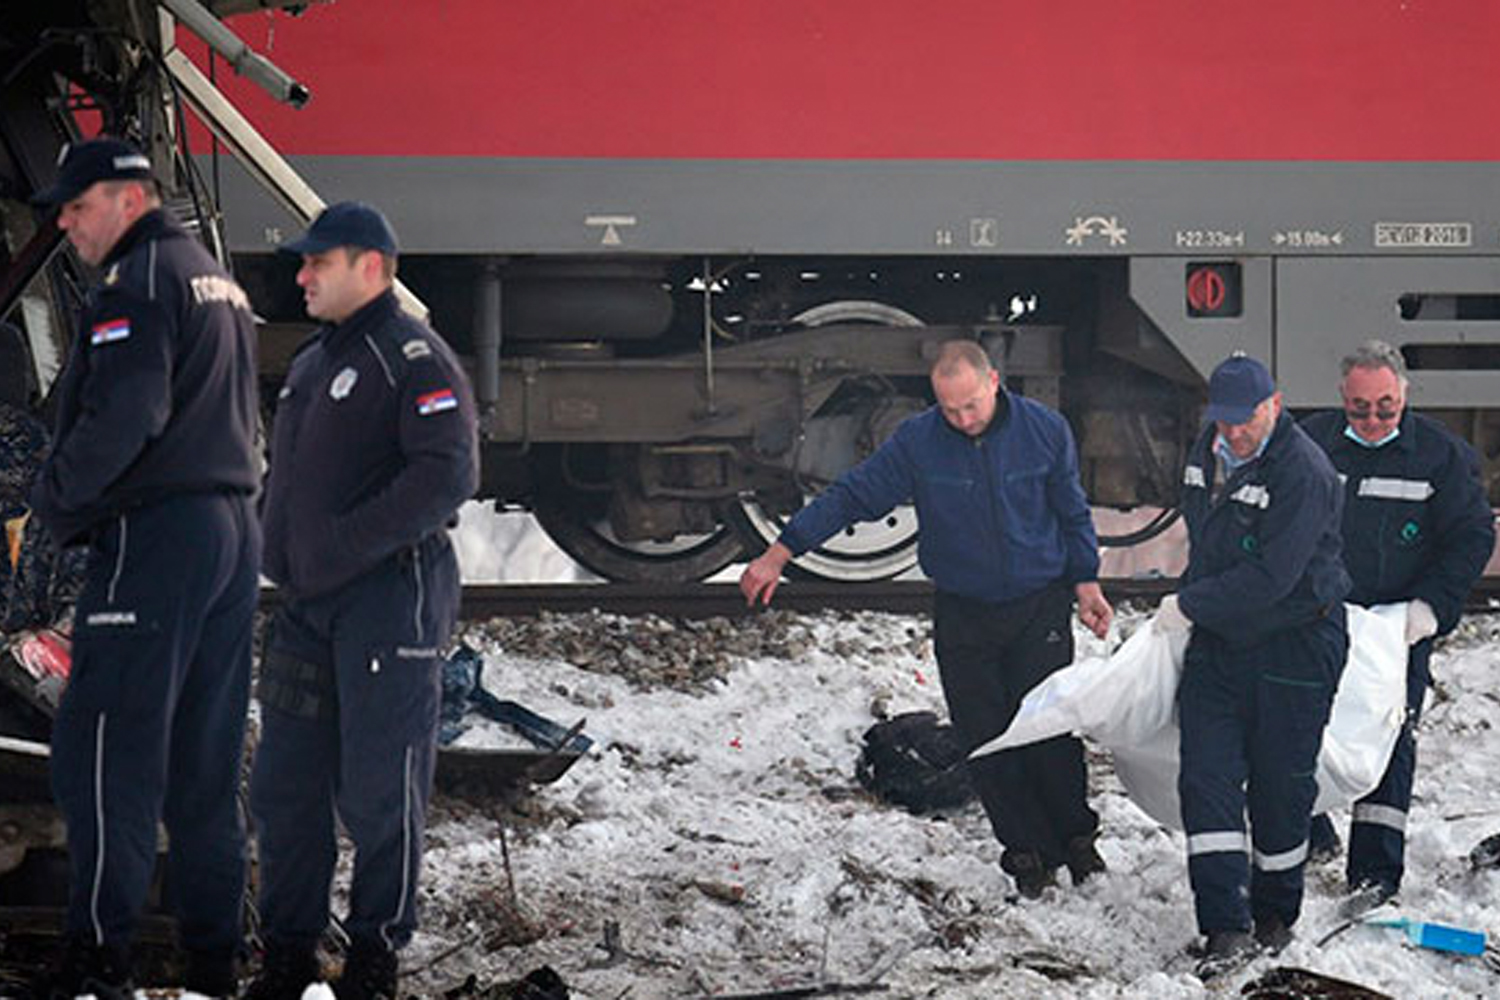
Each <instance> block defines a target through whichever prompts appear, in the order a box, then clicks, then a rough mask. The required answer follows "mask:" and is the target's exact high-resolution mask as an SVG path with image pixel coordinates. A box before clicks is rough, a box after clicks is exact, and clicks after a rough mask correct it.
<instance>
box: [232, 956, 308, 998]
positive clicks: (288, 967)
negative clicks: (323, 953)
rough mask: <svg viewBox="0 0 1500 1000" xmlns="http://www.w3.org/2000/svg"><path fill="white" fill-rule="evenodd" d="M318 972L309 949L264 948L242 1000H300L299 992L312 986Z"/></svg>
mask: <svg viewBox="0 0 1500 1000" xmlns="http://www.w3.org/2000/svg"><path fill="white" fill-rule="evenodd" d="M321 972H322V970H321V969H320V968H319V967H318V956H317V954H316V953H315V952H314V951H313V949H311V948H305V947H293V946H290V945H276V944H273V945H268V946H267V947H266V954H265V957H264V958H262V959H261V961H260V972H259V973H257V974H256V976H255V979H254V980H252V981H251V983H250V988H249V989H247V990H246V991H245V998H244V1000H302V991H303V990H305V989H307V988H308V987H309V986H311V985H312V984H313V983H316V982H317V981H318V979H319V974H320V973H321Z"/></svg>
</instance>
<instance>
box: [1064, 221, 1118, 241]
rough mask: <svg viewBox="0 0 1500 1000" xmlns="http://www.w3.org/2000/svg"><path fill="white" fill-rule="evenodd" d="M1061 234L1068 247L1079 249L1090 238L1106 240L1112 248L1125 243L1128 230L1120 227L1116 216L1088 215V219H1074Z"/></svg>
mask: <svg viewBox="0 0 1500 1000" xmlns="http://www.w3.org/2000/svg"><path fill="white" fill-rule="evenodd" d="M1063 232H1064V233H1065V234H1066V235H1067V244H1068V246H1070V247H1081V246H1083V241H1084V240H1086V239H1089V238H1090V237H1098V238H1100V239H1105V240H1108V241H1109V245H1110V246H1112V247H1122V246H1124V245H1125V244H1126V242H1127V241H1126V238H1125V237H1126V234H1127V233H1129V230H1128V229H1126V228H1125V227H1124V226H1122V225H1120V220H1119V217H1118V216H1114V215H1111V216H1108V217H1106V216H1103V215H1090V216H1089V217H1088V218H1083V217H1082V216H1077V217H1075V218H1074V219H1073V224H1072V225H1071V226H1069V227H1068V228H1067V229H1065V230H1063Z"/></svg>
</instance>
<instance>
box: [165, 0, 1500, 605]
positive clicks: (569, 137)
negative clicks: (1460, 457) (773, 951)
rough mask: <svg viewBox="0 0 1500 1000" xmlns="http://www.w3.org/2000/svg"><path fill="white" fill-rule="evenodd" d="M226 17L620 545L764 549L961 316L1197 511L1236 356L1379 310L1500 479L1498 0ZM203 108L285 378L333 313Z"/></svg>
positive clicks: (905, 410)
mask: <svg viewBox="0 0 1500 1000" xmlns="http://www.w3.org/2000/svg"><path fill="white" fill-rule="evenodd" d="M234 6H236V7H244V6H248V5H246V4H237V5H234ZM228 24H229V25H230V27H232V28H233V29H234V30H235V32H236V33H237V34H238V35H239V37H240V38H242V39H243V40H244V41H246V42H248V43H249V45H250V46H252V47H253V48H255V49H257V50H258V51H260V52H262V53H264V54H265V55H267V56H268V57H269V58H271V59H272V60H274V61H275V62H276V63H277V64H278V65H279V66H281V67H282V68H283V69H285V70H286V71H288V72H289V73H291V74H292V75H293V76H295V77H296V78H297V79H298V80H300V81H301V82H302V83H304V84H305V85H306V87H307V88H308V90H309V91H310V92H311V95H312V98H311V100H310V101H308V102H307V103H306V105H305V106H304V107H301V108H300V109H298V108H294V107H291V106H289V105H287V104H281V103H277V102H275V101H272V100H270V99H269V98H267V97H266V96H265V94H264V93H262V92H260V91H258V90H257V89H255V88H253V87H251V86H249V85H248V84H246V83H245V82H244V81H241V80H237V79H234V78H233V77H232V75H231V74H229V73H228V71H227V70H226V69H225V67H224V66H223V64H222V63H220V64H219V65H218V67H217V78H218V82H219V85H220V86H221V87H223V88H224V89H225V90H226V92H228V93H229V94H230V95H231V96H232V97H233V98H234V99H235V101H236V103H237V104H238V106H239V107H240V109H241V110H242V111H243V112H244V113H245V115H246V117H247V118H248V119H249V121H250V122H251V123H252V124H253V125H254V126H255V127H256V128H257V129H258V130H259V131H260V132H261V133H262V134H263V135H264V136H265V137H266V138H267V139H268V140H269V141H270V143H271V144H272V145H273V146H275V147H276V148H277V149H279V150H280V152H281V153H282V154H283V155H284V156H286V157H287V159H288V160H289V162H290V163H291V164H292V165H293V166H294V167H295V168H296V170H297V171H298V172H299V173H300V174H301V176H302V177H303V178H305V179H306V181H307V182H308V184H310V185H311V187H312V189H314V190H316V191H317V192H318V194H319V195H321V196H322V197H323V198H324V199H326V200H329V201H332V200H337V199H344V198H359V199H364V200H368V201H371V202H374V203H376V204H378V205H380V206H381V207H382V208H384V209H385V210H386V211H387V213H388V214H389V215H390V216H391V218H392V220H393V221H394V223H395V225H396V227H397V229H398V231H399V232H400V234H401V237H402V241H403V250H404V253H403V257H402V262H401V277H402V278H403V280H404V281H405V282H406V283H407V284H408V285H409V286H410V288H411V289H412V290H413V291H414V292H415V293H416V294H417V295H418V296H419V297H420V298H421V299H422V300H423V302H425V304H426V305H427V307H428V308H429V309H430V311H431V316H432V321H433V324H434V326H435V327H436V328H437V329H438V330H440V331H441V332H442V333H443V334H444V335H445V336H447V337H448V338H449V340H450V341H452V342H453V343H454V344H455V346H456V347H457V348H458V349H459V351H460V352H461V353H462V354H463V355H464V356H465V358H466V359H467V360H468V362H469V363H470V364H471V366H472V371H473V373H474V378H475V383H476V386H477V388H478V390H479V393H480V396H481V398H482V402H483V405H484V413H483V424H484V436H485V441H486V447H485V453H484V463H485V476H484V490H485V492H486V494H487V495H490V496H494V497H496V498H498V499H499V500H500V501H502V502H503V503H507V504H518V505H523V506H526V507H529V508H531V509H533V510H534V511H535V512H536V513H537V515H538V517H539V519H540V520H541V522H542V524H543V525H544V526H545V527H546V528H547V530H548V531H549V533H551V534H552V536H553V537H554V538H555V539H556V540H557V541H558V542H559V543H560V544H561V545H562V547H563V548H565V549H566V550H567V551H569V552H570V553H571V554H573V555H574V556H575V557H576V558H577V559H578V560H579V561H581V562H583V563H584V564H586V565H588V566H590V567H591V568H593V569H595V570H596V571H598V572H600V573H601V574H602V575H604V576H607V577H612V578H619V579H684V578H694V577H701V576H704V575H707V574H709V573H711V572H713V571H715V570H717V569H718V568H720V567H722V566H723V565H725V564H726V563H728V562H730V561H731V560H733V559H735V558H737V557H738V556H739V555H740V553H741V552H742V550H743V549H744V548H746V547H749V548H751V549H754V548H756V547H758V546H762V545H764V544H765V543H766V541H767V540H768V539H771V538H774V537H775V535H776V533H777V531H778V527H779V525H780V523H781V522H782V521H783V519H784V518H785V517H786V516H787V515H788V514H789V513H790V512H792V511H794V510H796V509H797V508H798V507H799V506H800V505H801V504H802V503H803V502H804V501H805V499H806V498H807V497H808V496H810V495H812V494H815V493H816V492H817V490H818V489H819V488H820V487H821V485H822V484H825V483H826V482H828V481H829V480H830V479H831V478H832V477H834V476H836V475H837V474H838V472H840V471H841V470H843V469H845V468H847V467H848V466H849V465H850V464H852V463H853V462H855V461H857V460H858V459H859V458H860V457H861V456H862V455H864V454H866V453H868V451H869V450H870V449H871V448H873V447H874V446H875V445H877V444H878V443H879V442H880V441H881V440H882V439H883V438H884V437H885V436H886V434H888V433H889V431H890V430H891V428H892V427H894V425H895V424H896V423H897V422H898V421H900V420H901V419H902V418H904V417H905V416H907V415H909V414H911V413H913V412H915V411H917V410H919V409H920V408H922V407H924V406H925V405H927V404H928V401H929V400H928V396H927V387H926V379H925V372H926V369H927V366H928V362H929V359H930V357H931V351H932V348H933V345H934V344H935V343H936V342H938V341H940V340H943V339H946V338H949V337H954V336H967V337H977V338H980V339H981V340H982V341H984V342H985V343H986V344H987V345H989V346H990V348H991V350H992V353H993V354H994V355H995V357H996V358H997V360H998V361H999V362H1000V364H1001V365H1002V367H1003V370H1004V372H1005V375H1006V379H1007V382H1008V383H1009V384H1010V385H1011V386H1012V387H1013V388H1015V389H1017V390H1018V391H1021V392H1024V393H1027V394H1029V395H1034V396H1037V397H1040V398H1042V399H1044V400H1046V401H1048V402H1050V403H1053V404H1055V405H1057V406H1059V407H1060V408H1061V409H1062V410H1063V411H1064V412H1065V413H1066V414H1067V415H1068V417H1069V419H1070V420H1071V422H1072V425H1073V427H1074V430H1075V432H1076V434H1077V437H1078V441H1079V448H1080V455H1081V459H1082V467H1083V472H1084V477H1085V483H1086V486H1087V488H1088V490H1089V492H1090V494H1091V496H1092V497H1093V499H1094V500H1095V502H1096V503H1098V504H1100V505H1103V506H1113V507H1135V506H1160V507H1167V508H1170V506H1171V505H1172V502H1173V499H1174V496H1175V492H1176V479H1177V476H1178V474H1179V470H1180V468H1181V459H1182V454H1183V449H1184V447H1185V445H1186V443H1187V442H1188V441H1190V440H1191V438H1192V436H1193V434H1194V432H1195V430H1196V428H1197V421H1198V415H1199V412H1200V408H1201V403H1202V396H1203V384H1204V377H1205V374H1206V373H1207V372H1208V371H1209V369H1211V368H1212V366H1213V365H1214V364H1215V363H1216V362H1217V361H1218V360H1219V359H1221V358H1223V357H1224V356H1225V355H1226V354H1228V353H1229V352H1230V351H1232V350H1236V349H1239V350H1245V351H1248V352H1250V353H1251V354H1254V355H1255V356H1257V357H1260V358H1263V359H1265V360H1266V361H1268V362H1269V363H1270V364H1271V365H1272V367H1273V370H1274V371H1275V373H1276V376H1277V378H1278V381H1279V382H1280V385H1281V386H1282V388H1283V389H1284V391H1285V392H1286V396H1287V399H1288V402H1289V403H1290V405H1292V406H1294V407H1299V408H1305V407H1318V406H1325V405H1336V404H1337V402H1338V396H1337V380H1338V359H1339V358H1340V357H1341V356H1342V355H1343V354H1344V353H1346V352H1347V351H1348V350H1349V349H1350V348H1351V347H1353V346H1354V345H1356V344H1357V343H1358V342H1360V341H1362V340H1364V339H1366V338H1368V337H1372V336H1379V337H1383V338H1385V339H1388V340H1390V341H1392V342H1393V343H1396V344H1397V345H1398V346H1400V347H1401V348H1402V349H1403V351H1404V352H1405V354H1406V357H1407V359H1408V361H1409V362H1410V366H1411V368H1412V388H1411V399H1412V403H1413V405H1416V406H1418V407H1421V408H1423V409H1425V410H1428V411H1432V412H1435V413H1438V414H1440V415H1441V416H1442V417H1443V418H1444V419H1447V420H1449V421H1450V422H1451V423H1453V424H1454V425H1455V426H1456V427H1457V428H1458V429H1459V430H1460V431H1461V432H1462V433H1464V434H1465V435H1466V436H1467V437H1468V438H1469V439H1470V440H1471V441H1473V442H1474V443H1475V445H1476V446H1477V447H1478V448H1479V450H1480V452H1481V454H1482V455H1483V456H1484V459H1485V463H1486V470H1485V471H1486V475H1487V477H1488V478H1489V481H1490V482H1491V484H1492V487H1491V491H1492V495H1494V494H1496V493H1497V492H1500V491H1497V489H1496V487H1495V484H1496V478H1497V468H1496V464H1495V463H1496V459H1495V456H1496V454H1497V452H1500V413H1497V408H1500V370H1497V369H1500V129H1496V128H1495V127H1494V122H1493V118H1494V112H1495V111H1496V110H1497V95H1500V62H1497V61H1496V60H1495V59H1494V57H1493V50H1494V47H1495V44H1496V42H1497V41H1500V6H1497V5H1495V4H1493V3H1490V2H1488V0H1447V2H1443V3H1438V2H1434V0H1319V2H1317V3H1306V2H1293V0H1260V2H1257V3H1254V4H1203V3H1193V2H1187V0H1153V2H1151V3H1141V4H1128V3H1118V2H1102V0H1050V2H1048V3H1034V2H1021V0H988V2H980V0H951V2H945V3H938V4H931V5H925V6H924V5H914V4H911V3H908V2H896V0H863V2H853V0H816V2H805V0H804V2H792V0H756V2H741V0H722V2H720V3H716V4H710V5H704V4H697V3H686V2H681V0H638V2H628V3H627V2H611V0H547V2H539V0H518V2H503V3H496V2H493V0H424V2H402V0H338V2H335V3H331V4H314V5H312V6H310V7H309V8H308V9H307V10H306V11H305V12H303V13H301V15H300V16H291V15H289V14H288V13H286V12H284V11H277V12H265V11H256V12H252V13H243V14H240V15H238V16H234V17H231V18H229V19H228ZM194 58H195V60H197V61H198V62H199V63H200V65H203V66H205V67H206V66H207V65H208V60H207V58H206V57H205V56H204V54H203V53H202V52H195V53H194ZM188 135H189V137H190V139H191V149H192V152H193V154H194V155H195V158H196V160H197V162H198V164H199V166H200V169H201V170H202V171H203V172H204V173H205V175H209V176H211V177H212V178H213V179H212V187H213V189H214V193H216V194H217V195H218V197H219V199H220V203H221V205H222V209H223V217H224V219H225V220H226V226H225V232H226V233H227V247H228V249H229V251H230V252H232V254H233V256H234V259H235V265H236V269H237V273H238V274H239V275H240V277H241V280H242V281H243V283H244V284H245V285H246V287H247V289H248V290H249V291H250V293H251V297H252V299H253V300H254V302H255V303H256V307H257V311H258V312H259V314H260V315H261V316H262V317H263V318H264V319H265V320H266V324H265V326H264V329H263V354H264V358H265V363H266V366H267V379H268V382H271V381H274V379H275V378H276V375H277V371H278V368H279V367H280V366H282V365H284V363H285V358H286V355H287V353H288V351H289V348H290V345H293V344H295V342H296V341H297V340H298V339H299V338H300V337H301V336H302V335H303V334H304V333H305V332H306V330H307V328H308V327H307V324H306V321H305V319H304V318H303V316H302V312H301V301H300V295H299V294H298V292H297V289H296V288H295V286H294V285H293V282H292V268H291V266H290V264H289V262H288V261H286V260H284V259H282V255H277V254H276V253H275V248H276V244H277V243H278V242H279V241H281V240H282V239H285V238H288V237H289V236H290V235H291V234H292V233H293V232H295V231H296V230H297V229H298V228H299V226H300V221H299V220H296V219H294V218H292V217H291V216H290V215H288V213H287V212H286V211H285V210H284V209H282V208H280V207H278V203H277V202H276V201H275V200H273V199H272V198H271V197H269V196H268V195H266V194H265V193H264V192H263V191H262V190H261V189H260V188H259V187H257V185H256V184H255V183H254V182H253V181H252V180H251V178H250V175H249V173H247V172H245V171H242V170H240V169H239V168H238V167H237V166H235V165H234V163H233V162H231V161H230V160H229V159H228V158H227V157H224V158H216V157H215V155H214V150H213V147H212V145H211V143H210V142H209V141H208V140H207V139H206V138H205V137H204V136H203V135H202V134H201V133H200V132H198V131H196V130H193V129H192V128H189V130H188ZM915 530H916V528H915V524H914V521H913V519H912V517H911V516H910V514H909V512H903V511H897V512H895V513H894V514H893V515H892V516H890V517H889V518H887V519H886V520H884V521H883V522H881V523H878V524H867V525H860V526H859V527H858V528H857V529H856V530H854V531H851V532H849V533H848V534H847V535H845V536H842V537H839V538H836V539H834V540H831V541H830V542H829V543H828V544H827V545H826V546H825V547H824V548H823V549H822V550H820V551H818V552H816V553H812V554H810V555H809V556H808V557H807V558H806V559H805V560H804V562H803V568H804V569H805V570H807V571H808V572H810V573H813V574H817V575H822V576H826V577H831V578H836V579H851V580H852V579H864V578H874V577H880V576H886V575H890V574H893V573H896V572H899V571H900V570H901V569H904V568H905V567H906V566H908V565H909V564H910V563H911V562H912V560H913V557H914V540H915Z"/></svg>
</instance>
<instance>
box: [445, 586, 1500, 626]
mask: <svg viewBox="0 0 1500 1000" xmlns="http://www.w3.org/2000/svg"><path fill="white" fill-rule="evenodd" d="M1176 589H1177V581H1176V580H1173V579H1150V580H1129V579H1119V580H1106V581H1104V591H1105V594H1106V596H1108V597H1109V599H1110V601H1111V602H1113V603H1116V604H1119V603H1121V602H1123V601H1137V602H1146V603H1150V604H1154V603H1156V602H1157V601H1158V600H1160V599H1161V598H1162V596H1163V595H1165V594H1169V593H1171V592H1172V591H1174V590H1176ZM931 606H932V584H931V583H928V582H926V581H911V580H893V581H886V582H882V583H858V584H850V583H821V582H808V581H796V580H794V581H788V582H786V583H783V584H782V585H781V587H780V588H779V589H778V590H777V591H776V597H775V600H774V602H773V603H772V607H773V608H775V609H776V610H780V611H799V612H812V611H831V610H832V611H888V612H894V613H898V614H920V613H923V612H926V611H928V610H930V608H931ZM1467 609H1468V611H1470V612H1476V611H1500V577H1486V578H1484V579H1483V580H1481V581H1480V582H1479V583H1478V584H1477V585H1476V586H1475V587H1474V590H1473V591H1472V592H1471V593H1470V595H1469V601H1468V608H1467ZM592 610H598V611H603V612H607V613H610V614H619V615H643V614H659V615H671V616H676V617H681V618H712V617H716V616H723V617H727V618H736V617H742V616H748V615H754V614H759V613H761V612H760V610H759V609H754V608H747V607H746V606H745V599H744V597H743V596H741V594H740V591H739V587H738V586H736V585H735V584H733V583H705V584H694V585H678V584H670V585H669V584H644V583H634V584H623V583H552V584H489V585H472V586H467V587H465V588H464V592H463V606H462V609H461V615H462V617H463V618H465V619H467V620H478V619H484V618H494V617H499V616H526V615H537V614H541V613H543V612H549V613H554V614H567V613H577V612H586V611H592Z"/></svg>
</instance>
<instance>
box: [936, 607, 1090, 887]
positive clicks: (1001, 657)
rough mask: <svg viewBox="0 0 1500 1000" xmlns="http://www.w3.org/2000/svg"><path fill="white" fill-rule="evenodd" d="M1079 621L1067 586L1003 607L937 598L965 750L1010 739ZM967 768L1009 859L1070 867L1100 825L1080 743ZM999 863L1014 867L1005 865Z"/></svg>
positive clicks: (1065, 657) (1060, 661)
mask: <svg viewBox="0 0 1500 1000" xmlns="http://www.w3.org/2000/svg"><path fill="white" fill-rule="evenodd" d="M1072 615H1073V600H1072V594H1071V593H1070V591H1069V590H1068V588H1067V587H1065V586H1061V585H1058V586H1054V587H1049V588H1047V589H1045V590H1042V591H1039V592H1037V593H1035V594H1031V595H1029V596H1027V597H1023V598H1021V599H1019V600H1016V601H1010V602H1007V603H1004V604H990V603H986V602H984V601H976V600H973V599H971V598H966V597H960V596H958V595H956V594H949V593H944V592H942V591H939V592H938V594H937V597H936V600H935V602H934V610H933V642H934V646H935V649H936V654H937V663H938V671H939V673H940V674H941V675H942V681H943V697H944V698H945V699H946V700H947V703H948V715H949V717H950V718H951V719H952V720H953V727H954V730H955V731H956V732H957V735H958V738H959V740H960V742H961V744H962V746H963V749H964V750H965V752H967V751H971V750H973V749H974V748H975V747H978V746H981V745H983V744H984V743H987V742H989V741H990V740H991V739H994V738H995V737H996V736H998V735H1000V733H1002V732H1004V731H1005V729H1006V727H1007V726H1009V725H1010V721H1011V719H1013V718H1014V717H1015V714H1016V710H1017V709H1018V708H1020V706H1021V699H1022V698H1024V697H1025V695H1026V692H1027V691H1029V690H1031V688H1033V687H1035V686H1036V685H1037V684H1038V683H1040V682H1041V681H1042V680H1043V679H1045V678H1046V677H1047V676H1048V675H1049V674H1051V673H1052V672H1053V671H1055V670H1057V669H1058V668H1059V667H1063V666H1065V665H1067V664H1068V663H1071V662H1072V660H1073V629H1072ZM968 767H969V775H970V778H971V780H972V782H973V784H974V788H975V789H976V790H977V791H978V793H979V800H980V802H981V803H983V805H984V811H985V813H986V814H988V816H989V819H990V825H991V826H993V827H994V829H995V836H996V837H997V838H998V839H999V841H1000V843H1001V844H1002V845H1003V846H1004V847H1005V851H1006V857H1009V856H1010V855H1011V854H1038V855H1040V856H1041V858H1042V860H1043V862H1044V863H1045V864H1047V865H1048V866H1050V867H1054V868H1055V867H1057V866H1058V865H1061V864H1063V863H1064V862H1065V861H1066V860H1067V851H1068V842H1069V841H1070V840H1072V839H1073V838H1075V837H1079V836H1091V835H1092V834H1094V833H1095V832H1096V831H1097V830H1098V828H1099V817H1098V814H1096V813H1095V812H1094V811H1093V810H1092V809H1090V808H1089V805H1088V799H1087V793H1088V774H1087V771H1086V769H1085V767H1084V760H1083V744H1082V743H1081V742H1079V741H1078V740H1077V739H1074V738H1073V737H1070V736H1059V737H1056V738H1054V739H1050V740H1044V741H1042V742H1040V743H1033V744H1031V745H1029V746H1024V747H1017V748H1015V749H1013V750H1002V751H1000V752H999V753H993V754H989V755H987V756H985V757H982V758H980V759H979V760H978V761H973V762H970V763H969V765H968ZM1001 864H1002V866H1003V867H1006V870H1007V871H1010V870H1011V868H1010V867H1008V866H1006V861H1005V858H1002V859H1001Z"/></svg>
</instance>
